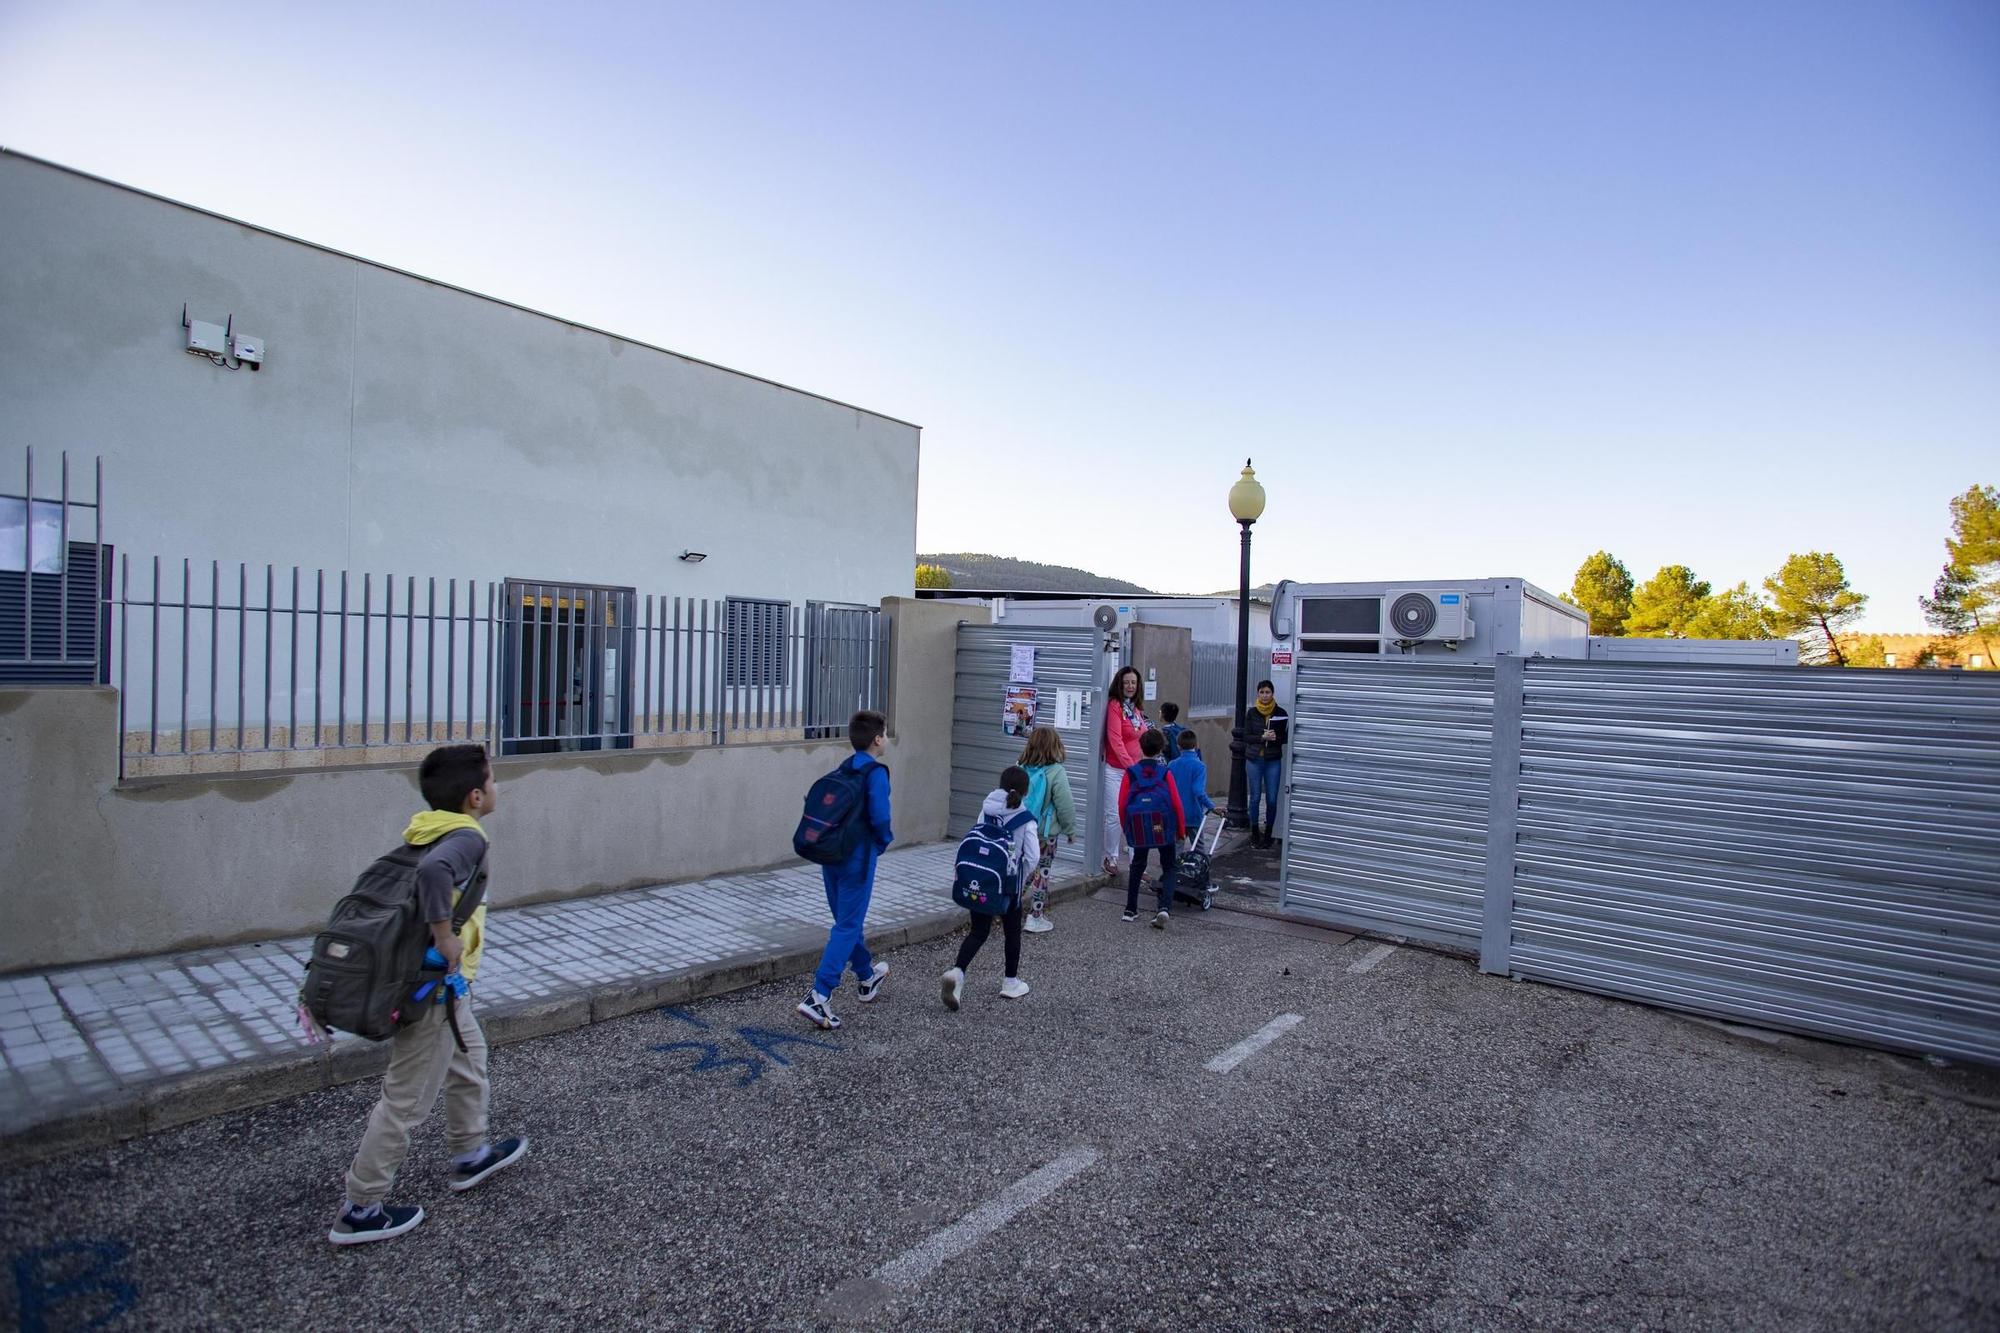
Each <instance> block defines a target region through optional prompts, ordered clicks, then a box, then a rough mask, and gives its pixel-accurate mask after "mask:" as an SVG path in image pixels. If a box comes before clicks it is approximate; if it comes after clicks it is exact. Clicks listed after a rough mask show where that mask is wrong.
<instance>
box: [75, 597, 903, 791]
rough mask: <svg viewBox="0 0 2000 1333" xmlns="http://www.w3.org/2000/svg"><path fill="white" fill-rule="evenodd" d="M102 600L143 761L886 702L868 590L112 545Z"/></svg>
mask: <svg viewBox="0 0 2000 1333" xmlns="http://www.w3.org/2000/svg"><path fill="white" fill-rule="evenodd" d="M135 580H136V586H135ZM107 607H108V609H109V611H110V613H111V621H112V634H111V643H112V646H113V653H114V656H115V678H116V682H117V684H118V686H119V710H120V732H121V745H120V754H121V758H122V760H123V762H124V764H125V766H126V768H127V769H128V770H129V769H131V768H134V767H136V768H137V769H138V770H139V771H140V772H142V773H160V772H173V771H183V770H185V769H186V768H189V767H192V768H196V769H199V768H201V767H202V765H201V764H200V763H198V762H197V763H189V762H188V761H190V760H199V759H200V758H201V757H202V756H210V755H252V754H262V755H283V754H284V753H286V752H297V751H309V750H317V751H334V750H357V749H371V750H372V749H377V748H379V747H405V746H418V747H422V746H431V745H438V744H445V743H450V742H457V741H481V742H485V743H487V744H489V745H491V746H493V748H494V749H495V751H496V753H499V754H503V755H505V754H547V753H557V752H563V751H572V750H604V749H629V748H649V747H656V746H663V745H666V746H698V745H723V744H728V743H730V742H732V741H744V740H757V739H788V738H797V739H812V738H818V737H823V736H829V735H836V734H841V733H844V731H845V728H846V725H847V719H848V717H849V716H850V715H851V714H852V713H853V711H854V710H855V709H858V708H864V707H875V708H880V707H883V706H884V705H885V703H886V675H887V673H886V670H885V669H884V651H883V645H882V641H881V634H882V623H881V616H880V612H879V611H878V610H877V609H876V608H874V607H866V606H848V605H842V604H836V603H829V602H808V603H805V604H804V605H802V606H800V605H793V604H791V603H789V602H785V601H782V600H772V599H764V598H758V599H750V598H723V599H715V600H711V599H707V598H691V597H668V596H659V595H648V596H644V597H642V596H640V595H639V594H638V593H636V592H635V591H634V590H632V589H630V588H618V587H609V586H604V585H595V584H577V583H546V582H535V581H531V580H518V579H503V580H477V579H457V578H448V579H436V578H425V579H418V578H414V577H410V576H402V577H395V576H386V577H385V576H379V575H373V574H361V575H358V576H356V575H353V574H350V573H347V572H345V571H333V572H331V573H329V572H327V571H324V570H313V571H306V570H303V569H300V568H297V567H292V568H288V569H285V570H282V571H281V570H279V569H277V568H276V567H274V566H270V565H265V566H261V567H259V568H256V569H253V568H252V567H250V566H248V565H243V564H238V565H237V566H236V567H235V569H234V570H228V569H226V568H225V567H224V566H223V565H221V564H220V563H219V562H209V563H208V565H207V567H206V568H205V569H204V568H201V567H199V566H197V565H196V564H194V562H191V561H187V560H182V561H180V562H179V567H178V569H176V568H174V567H172V566H170V565H163V564H162V562H161V561H159V560H158V559H154V560H151V561H149V562H146V563H144V564H141V565H140V566H139V567H138V568H136V569H135V568H134V565H133V562H132V561H131V560H130V559H129V558H124V559H121V561H120V563H119V572H118V579H117V586H116V588H115V589H114V590H113V591H112V593H111V596H110V598H109V600H108V602H107ZM277 762H278V764H279V765H280V766H282V765H284V764H285V763H288V762H290V761H285V760H282V759H281V760H279V761H277Z"/></svg>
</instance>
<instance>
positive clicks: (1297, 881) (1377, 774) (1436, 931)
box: [1279, 654, 1493, 950]
mask: <svg viewBox="0 0 2000 1333" xmlns="http://www.w3.org/2000/svg"><path fill="white" fill-rule="evenodd" d="M1302 656H1303V660H1302V661H1300V663H1299V665H1298V673H1299V675H1298V682H1297V697H1296V703H1295V707H1294V709H1293V714H1292V737H1293V740H1292V767H1291V782H1290V794H1289V796H1288V798H1287V799H1288V800H1289V802H1290V805H1291V813H1290V815H1289V820H1290V823H1289V830H1290V831H1289V833H1288V835H1287V837H1286V839H1285V861H1284V873H1283V876H1282V880H1283V888H1282V890H1281V894H1280V900H1279V901H1280V903H1281V905H1282V906H1283V907H1284V908H1285V909H1287V910H1289V911H1298V912H1305V913H1308V914H1311V915H1313V916H1315V917H1324V918H1326V919H1328V920H1329V921H1331V922H1333V923H1335V924H1339V925H1343V926H1353V927H1357V928H1359V929H1362V930H1373V931H1380V932H1382V933H1385V934H1392V935H1402V936H1406V937H1408V938H1412V939H1420V940H1428V941H1431V942H1433V943H1437V944H1444V945H1448V946H1451V947H1453V948H1459V949H1468V950H1476V949H1477V948H1478V947H1479V934H1480V926H1481V912H1482V902H1483V899H1484V894H1485V876H1486V837H1487V817H1486V813H1487V794H1488V785H1489V783H1490V780H1491V775H1492V767H1493V756H1492V751H1493V668H1492V667H1490V666H1471V665H1467V666H1445V665H1439V664H1434V663H1429V662H1426V663H1421V664H1418V663H1402V662H1369V661H1357V660H1355V659H1354V658H1352V657H1346V658H1342V657H1326V656H1315V655H1312V654H1305V655H1302Z"/></svg>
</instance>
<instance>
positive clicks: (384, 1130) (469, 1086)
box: [347, 995, 487, 1208]
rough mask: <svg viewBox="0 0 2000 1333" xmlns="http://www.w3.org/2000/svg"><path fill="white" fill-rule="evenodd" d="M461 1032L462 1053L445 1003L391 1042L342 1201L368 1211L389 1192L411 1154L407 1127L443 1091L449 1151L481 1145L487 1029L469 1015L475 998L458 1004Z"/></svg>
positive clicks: (420, 1119)
mask: <svg viewBox="0 0 2000 1333" xmlns="http://www.w3.org/2000/svg"><path fill="white" fill-rule="evenodd" d="M458 1030H459V1032H460V1034H461V1035H463V1036H464V1038H465V1050H464V1051H463V1052H462V1053H461V1052H460V1051H459V1049H458V1044H457V1043H456V1042H454V1041H453V1040H452V1039H451V1024H449V1023H447V1022H446V1021H445V1013H444V1006H443V1005H441V1004H437V1005H432V1006H431V1007H430V1012H428V1013H427V1014H425V1015H424V1016H423V1017H422V1018H420V1019H418V1020H417V1021H416V1022H414V1023H412V1024H410V1025H409V1026H408V1027H406V1028H404V1029H403V1030H402V1031H400V1032H398V1033H397V1034H396V1035H395V1036H394V1037H391V1038H390V1039H389V1071H388V1073H386V1074H384V1075H383V1076H382V1096H381V1099H380V1100H379V1101H377V1102H376V1103H375V1109H374V1110H372V1111H370V1112H369V1113H368V1132H367V1133H365V1134H363V1135H362V1136H361V1147H360V1148H359V1149H357V1150H356V1151H355V1154H354V1165H353V1166H352V1167H350V1168H348V1172H347V1201H348V1202H349V1203H351V1204H353V1205H355V1206H356V1207H357V1208H366V1207H368V1206H369V1205H371V1204H376V1203H380V1202H381V1201H382V1200H383V1199H385V1198H387V1197H388V1194H389V1186H390V1185H391V1184H392V1183H393V1182H394V1181H395V1179H396V1171H397V1168H399V1167H401V1166H402V1165H403V1159H404V1158H405V1157H407V1156H408V1155H409V1152H410V1131H411V1130H413V1129H415V1128H416V1127H417V1126H418V1125H421V1124H422V1123H423V1122H424V1121H425V1120H426V1119H428V1118H429V1117H430V1113H431V1108H432V1107H433V1106H435V1105H437V1099H438V1091H439V1090H440V1089H442V1090H443V1092H444V1122H445V1146H446V1147H447V1148H448V1149H449V1150H450V1152H451V1154H452V1156H454V1157H456V1156H457V1155H458V1154H460V1153H468V1152H471V1151H472V1150H473V1149H474V1148H477V1147H479V1146H480V1145H481V1144H483V1143H485V1142H486V1097H487V1083H486V1034H485V1033H483V1032H481V1031H480V1030H479V1020H478V1019H477V1018H475V1017H473V1014H472V997H471V996H469V995H468V996H466V997H465V998H464V999H462V1000H460V1001H459V1002H458Z"/></svg>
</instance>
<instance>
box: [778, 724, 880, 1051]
mask: <svg viewBox="0 0 2000 1333" xmlns="http://www.w3.org/2000/svg"><path fill="white" fill-rule="evenodd" d="M888 739H889V722H888V719H886V718H884V717H883V716H882V715H881V714H880V713H876V712H871V711H869V710H867V709H863V710H862V711H861V712H859V713H856V714H855V715H854V716H853V717H851V718H849V719H848V721H847V743H848V744H849V745H851V746H853V747H854V757H853V758H852V759H849V760H847V761H846V763H847V765H848V766H849V767H850V768H852V769H853V770H854V771H855V772H857V773H866V775H867V776H866V777H865V778H864V779H863V780H864V781H865V782H866V783H867V792H868V806H867V810H866V815H867V819H868V832H867V834H866V836H864V837H863V838H862V840H861V845H860V846H859V847H856V848H855V849H854V854H853V855H852V856H850V857H848V858H847V860H846V861H845V862H844V863H842V864H840V865H837V866H821V867H820V868H819V870H820V878H821V879H823V880H824V881H825V883H826V907H827V911H828V912H830V913H831V914H832V915H833V928H832V929H830V930H829V931H827V933H826V951H825V952H824V953H822V954H821V955H820V960H819V970H818V971H817V972H815V973H814V974H813V988H812V993H811V994H809V995H807V996H806V998H805V999H803V1000H801V1001H799V1012H800V1013H801V1014H803V1015H804V1016H805V1018H806V1020H807V1021H808V1022H810V1023H812V1024H813V1025H814V1026H815V1027H821V1028H837V1027H839V1026H840V1018H839V1016H838V1015H836V1014H835V1013H834V1012H833V1003H832V1001H833V992H834V991H835V990H836V989H837V988H838V987H839V985H840V978H841V975H842V974H843V973H845V972H846V971H847V970H848V969H850V968H851V969H853V971H854V976H855V979H856V980H858V981H859V982H860V983H861V985H860V988H859V989H860V997H861V1002H862V1003H863V1004H867V1003H868V1002H869V1001H870V1000H873V999H874V998H875V997H876V996H877V995H880V994H881V993H882V981H883V979H884V978H885V977H887V976H888V975H889V965H888V964H887V963H883V962H877V961H876V960H875V958H874V957H872V956H871V955H870V954H869V952H868V943H867V940H866V938H865V933H866V930H867V926H868V900H869V898H871V897H872V896H873V895H874V893H875V860H876V858H877V857H879V856H881V855H882V853H883V852H885V851H887V850H888V849H889V844H890V843H891V842H894V841H895V838H896V835H895V833H894V831H893V830H892V829H891V828H890V826H889V770H888V769H887V768H886V767H885V766H884V765H883V763H882V751H883V749H884V747H885V746H886V745H887V744H888Z"/></svg>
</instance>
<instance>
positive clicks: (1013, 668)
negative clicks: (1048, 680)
mask: <svg viewBox="0 0 2000 1333" xmlns="http://www.w3.org/2000/svg"><path fill="white" fill-rule="evenodd" d="M1013 648H1014V654H1013V661H1012V662H1011V663H1010V664H1009V665H1008V668H1007V679H1008V680H1011V681H1014V682H1016V683H1018V684H1021V685H1032V684H1034V683H1035V645H1034V644H1032V643H1017V644H1015V645H1013Z"/></svg>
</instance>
